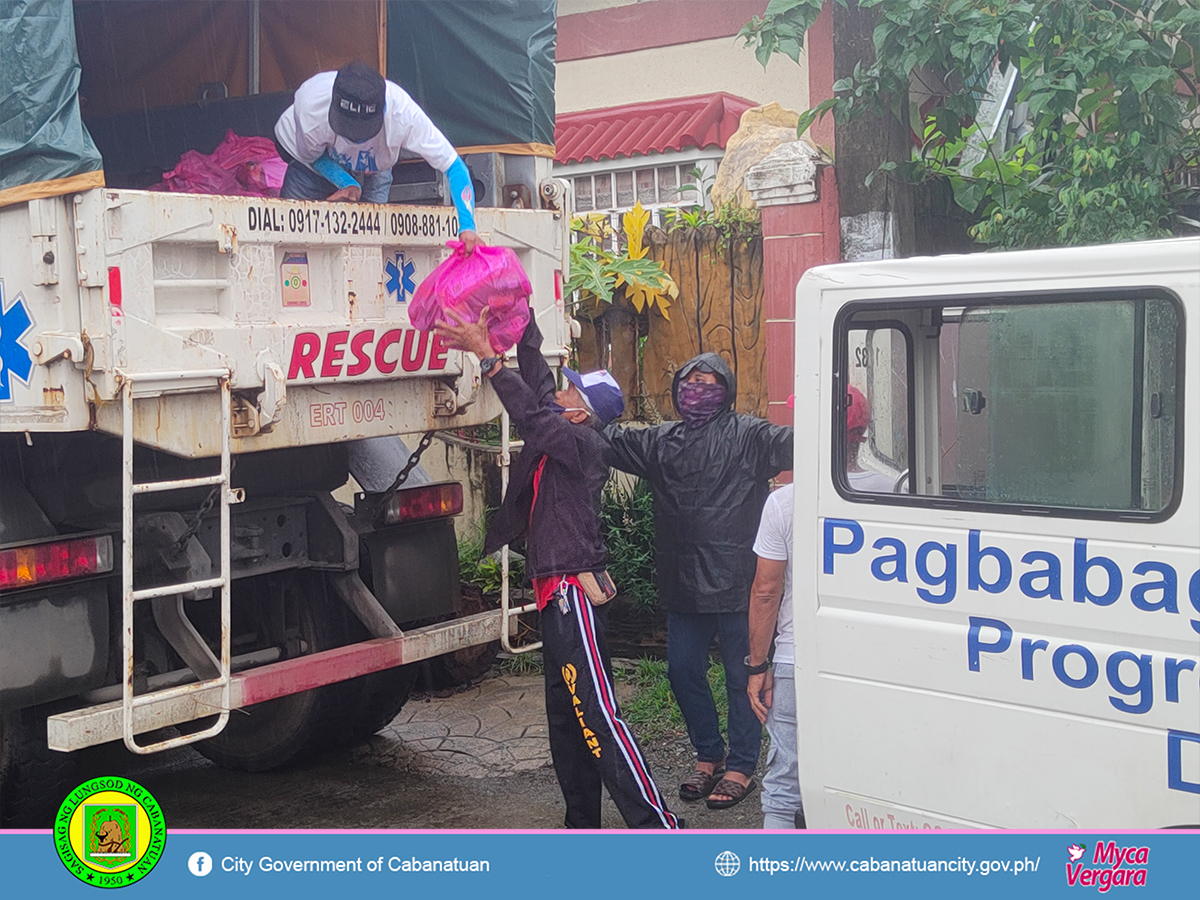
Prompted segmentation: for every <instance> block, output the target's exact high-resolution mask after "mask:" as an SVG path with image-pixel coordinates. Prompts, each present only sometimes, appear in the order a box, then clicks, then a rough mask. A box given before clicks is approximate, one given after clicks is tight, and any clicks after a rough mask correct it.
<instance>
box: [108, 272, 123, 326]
mask: <svg viewBox="0 0 1200 900" xmlns="http://www.w3.org/2000/svg"><path fill="white" fill-rule="evenodd" d="M122 303H124V297H123V295H122V291H121V269H120V267H118V266H109V267H108V305H109V306H111V307H112V311H113V315H114V316H119V315H122V314H123V313H124V308H123V307H122Z"/></svg>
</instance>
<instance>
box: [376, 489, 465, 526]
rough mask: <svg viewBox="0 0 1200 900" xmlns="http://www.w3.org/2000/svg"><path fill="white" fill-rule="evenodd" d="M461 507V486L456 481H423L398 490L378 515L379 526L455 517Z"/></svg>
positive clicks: (460, 510)
mask: <svg viewBox="0 0 1200 900" xmlns="http://www.w3.org/2000/svg"><path fill="white" fill-rule="evenodd" d="M462 510H463V489H462V485H461V484H459V483H458V482H457V481H447V482H443V483H441V484H423V485H421V486H420V487H412V488H408V489H407V490H402V491H397V492H396V494H395V496H394V497H392V499H391V501H390V502H389V503H388V505H387V506H386V507H385V508H384V510H383V513H382V515H381V516H380V520H379V524H381V525H406V524H408V523H410V522H422V521H426V520H428V519H444V518H445V517H446V516H457V515H458V514H459V513H460V512H462Z"/></svg>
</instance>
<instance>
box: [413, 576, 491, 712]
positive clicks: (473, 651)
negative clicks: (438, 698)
mask: <svg viewBox="0 0 1200 900" xmlns="http://www.w3.org/2000/svg"><path fill="white" fill-rule="evenodd" d="M461 594H462V599H461V600H460V601H459V602H458V603H456V604H455V607H456V612H457V614H458V615H460V616H470V615H474V614H475V613H481V612H487V611H488V610H490V609H496V608H497V607H498V606H499V605H500V602H499V600H496V599H489V598H488V597H486V596H485V595H484V593H483V591H482V590H480V589H479V588H478V587H477V586H476V585H473V584H468V583H467V582H463V584H462V588H461ZM499 654H500V642H499V641H491V642H490V643H487V644H478V645H476V646H474V647H464V648H463V649H462V650H455V651H454V652H453V653H446V654H444V655H443V656H435V657H434V658H433V659H431V660H429V683H430V687H432V688H433V689H435V690H438V689H442V688H452V687H459V686H460V685H464V684H470V683H471V682H472V681H476V680H478V679H480V678H482V677H483V676H484V675H486V674H487V673H488V671H489V670H490V669H491V668H492V665H493V664H494V663H495V662H496V657H497V656H498V655H499Z"/></svg>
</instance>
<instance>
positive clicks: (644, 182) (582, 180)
mask: <svg viewBox="0 0 1200 900" xmlns="http://www.w3.org/2000/svg"><path fill="white" fill-rule="evenodd" d="M695 165H696V164H695V163H694V162H688V163H682V164H678V165H672V166H653V167H647V168H644V169H625V170H622V171H618V172H601V173H597V174H594V175H577V176H575V177H574V178H573V179H572V183H573V184H574V187H575V210H576V212H616V211H621V210H625V209H630V208H632V207H633V205H634V203H638V202H640V203H641V204H642V206H644V207H647V208H652V207H655V206H670V205H676V204H692V203H700V202H702V197H701V195H700V193H699V191H695V190H692V191H689V190H680V188H681V186H684V185H686V184H687V183H688V182H689V181H691V178H690V173H691V171H692V169H693V168H694V167H695Z"/></svg>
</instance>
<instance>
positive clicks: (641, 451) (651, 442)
mask: <svg viewBox="0 0 1200 900" xmlns="http://www.w3.org/2000/svg"><path fill="white" fill-rule="evenodd" d="M604 437H605V439H606V440H607V441H608V446H609V455H608V459H607V460H605V461H606V462H607V463H608V464H609V465H610V466H612V467H613V468H614V469H620V470H621V471H622V472H628V473H629V474H630V475H637V476H638V477H639V478H646V477H648V476H649V475H650V472H651V469H652V468H653V467H654V465H655V456H656V454H655V446H656V443H657V438H658V429H657V428H653V427H651V428H634V427H632V426H629V425H609V426H608V427H607V428H605V429H604Z"/></svg>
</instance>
